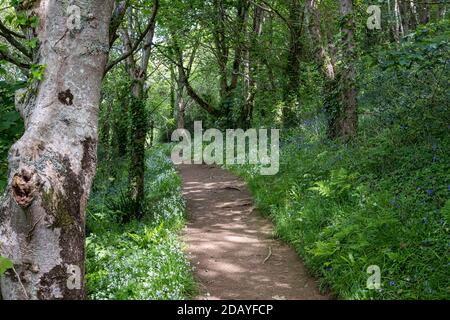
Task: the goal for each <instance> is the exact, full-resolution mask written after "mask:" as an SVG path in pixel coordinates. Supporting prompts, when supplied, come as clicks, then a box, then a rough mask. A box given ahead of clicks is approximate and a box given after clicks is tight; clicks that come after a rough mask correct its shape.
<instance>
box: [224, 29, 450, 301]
mask: <svg viewBox="0 0 450 320" xmlns="http://www.w3.org/2000/svg"><path fill="white" fill-rule="evenodd" d="M409 38H410V39H407V40H404V43H403V44H402V45H401V46H399V47H398V48H397V47H395V48H392V49H391V48H388V49H386V50H387V51H386V52H382V54H380V56H381V57H382V59H378V60H376V57H372V58H370V59H369V58H367V59H366V60H364V59H362V61H363V62H362V63H366V64H365V65H362V66H360V67H361V68H362V69H364V70H367V72H366V73H365V75H364V87H363V88H361V89H360V96H359V104H360V106H359V108H360V114H361V116H360V128H359V136H358V138H356V139H355V140H354V141H353V142H352V143H347V144H346V143H341V142H338V141H335V142H331V141H330V140H329V139H327V138H326V136H325V133H324V132H323V131H324V130H322V128H323V127H324V126H325V123H324V121H322V122H321V119H320V118H316V119H312V121H311V120H305V122H304V123H302V124H301V126H299V128H297V129H296V130H292V131H291V132H283V139H282V148H281V155H280V172H279V174H277V175H276V176H269V177H267V176H261V175H260V174H259V168H258V167H256V166H250V165H246V166H239V167H237V166H235V167H232V168H231V169H232V170H233V171H234V172H236V173H237V174H239V175H240V176H242V177H243V178H244V179H245V180H246V181H247V182H248V184H249V186H250V188H251V190H252V192H253V195H254V196H255V198H256V202H257V205H258V206H259V208H260V209H261V210H262V211H263V212H264V213H266V214H268V215H269V216H270V217H271V218H272V219H273V221H274V223H275V226H276V235H277V236H278V237H280V238H282V239H284V240H286V241H287V242H289V243H291V244H292V245H293V246H294V247H295V249H296V250H297V252H298V253H299V255H300V256H301V257H302V258H303V260H304V262H305V264H306V266H307V267H308V268H309V270H310V271H311V273H312V274H314V275H315V276H317V277H318V278H319V279H320V283H321V287H322V288H323V289H330V291H331V292H332V293H333V294H334V295H336V296H337V297H338V298H341V299H450V286H449V284H450V262H449V257H450V255H449V248H450V240H449V231H450V229H449V223H450V157H449V153H450V126H449V125H450V113H449V106H448V101H449V95H448V81H449V78H448V75H449V73H448V71H449V70H448V69H449V65H448V61H449V60H448V58H449V54H448V52H449V51H448V21H445V22H444V23H442V24H440V25H429V26H427V27H422V28H419V29H418V31H417V32H416V33H414V34H412V35H411V36H410V37H409ZM386 57H387V58H386ZM317 124H319V125H317ZM370 266H378V267H379V268H380V271H381V289H380V290H370V289H368V288H367V280H368V278H369V276H370V274H368V268H369V267H370Z"/></svg>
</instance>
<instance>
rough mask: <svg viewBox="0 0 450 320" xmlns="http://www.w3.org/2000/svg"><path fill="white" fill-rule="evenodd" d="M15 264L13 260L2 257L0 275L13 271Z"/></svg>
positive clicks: (0, 259) (0, 258)
mask: <svg viewBox="0 0 450 320" xmlns="http://www.w3.org/2000/svg"><path fill="white" fill-rule="evenodd" d="M13 267H14V264H13V262H12V261H11V260H9V259H7V258H4V257H1V256H0V275H2V274H4V273H5V272H6V271H7V270H9V269H12V268H13Z"/></svg>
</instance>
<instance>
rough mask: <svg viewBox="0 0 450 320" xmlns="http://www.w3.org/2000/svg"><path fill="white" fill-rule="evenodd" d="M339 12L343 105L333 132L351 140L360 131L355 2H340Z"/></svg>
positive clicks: (343, 0)
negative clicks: (341, 45)
mask: <svg viewBox="0 0 450 320" xmlns="http://www.w3.org/2000/svg"><path fill="white" fill-rule="evenodd" d="M339 10H340V15H341V17H342V35H343V39H342V43H343V48H342V59H343V66H342V67H341V68H342V69H341V70H340V73H339V80H340V81H341V85H340V87H341V92H340V95H341V103H340V106H339V108H338V110H337V111H338V112H337V114H336V115H335V116H336V117H335V121H334V124H333V126H334V128H332V132H334V135H335V136H336V137H341V138H343V139H344V140H349V139H351V138H353V137H354V136H355V135H356V132H357V129H358V111H357V107H358V106H357V100H356V96H357V92H356V84H355V82H356V69H355V60H356V48H355V38H354V34H355V21H354V17H353V13H354V12H353V1H352V0H340V1H339Z"/></svg>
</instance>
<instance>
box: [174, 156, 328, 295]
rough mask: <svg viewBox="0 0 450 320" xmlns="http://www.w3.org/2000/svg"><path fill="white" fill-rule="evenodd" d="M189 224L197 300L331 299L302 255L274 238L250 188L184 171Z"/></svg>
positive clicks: (208, 171) (217, 175) (208, 170)
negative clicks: (320, 288) (322, 292)
mask: <svg viewBox="0 0 450 320" xmlns="http://www.w3.org/2000/svg"><path fill="white" fill-rule="evenodd" d="M178 170H179V171H180V173H181V176H182V178H183V194H184V197H185V199H186V200H187V209H188V213H189V222H188V224H187V227H186V230H185V241H186V242H187V244H188V246H189V258H190V260H191V263H192V264H193V265H194V266H195V270H194V273H195V277H196V279H197V281H198V282H199V284H200V285H199V290H200V295H199V296H198V297H197V299H232V300H244V299H251V300H253V299H255V300H260V299H269V300H270V299H287V300H291V299H298V300H303V299H327V297H326V296H322V295H321V294H320V293H319V290H318V288H317V284H316V282H315V281H314V279H312V278H311V277H310V276H309V275H308V274H307V272H306V270H305V267H304V266H303V264H302V262H301V261H300V259H299V257H298V255H297V254H296V252H295V251H294V250H293V249H292V248H290V247H289V246H287V245H285V244H283V243H282V242H280V241H278V240H275V239H274V238H273V227H272V224H271V223H270V222H269V221H268V220H267V219H265V218H264V217H262V216H261V215H260V213H258V212H257V211H256V210H255V209H254V206H253V202H252V198H251V195H250V193H249V191H248V189H247V188H246V186H245V184H244V183H243V182H242V181H240V180H239V179H238V178H236V177H235V176H233V175H232V174H231V173H229V172H228V171H225V170H222V169H220V168H217V167H212V166H206V165H182V166H179V167H178Z"/></svg>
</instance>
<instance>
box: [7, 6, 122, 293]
mask: <svg viewBox="0 0 450 320" xmlns="http://www.w3.org/2000/svg"><path fill="white" fill-rule="evenodd" d="M70 4H71V5H76V6H78V7H79V8H80V13H81V28H79V29H70V28H69V26H70V24H68V23H67V22H68V17H66V16H65V13H66V12H67V6H68V3H67V2H66V1H56V0H50V1H35V2H34V7H33V9H32V11H33V12H32V13H33V14H35V15H37V16H38V17H39V18H40V25H39V26H38V28H37V34H38V37H39V40H40V43H41V45H40V48H39V50H38V54H37V55H36V57H37V58H36V61H35V62H36V63H39V64H42V65H45V66H46V69H45V73H44V79H43V80H42V81H41V82H40V83H39V84H38V85H37V86H35V88H34V89H33V90H30V91H28V92H26V93H24V92H21V93H19V94H18V95H17V109H18V110H19V111H20V113H21V115H22V117H23V118H24V121H25V128H26V131H25V134H24V135H23V137H22V138H21V139H20V140H19V141H18V142H17V143H16V144H14V146H13V147H12V148H11V151H10V155H9V180H8V186H7V188H6V191H5V194H4V196H3V198H2V199H1V203H0V243H1V246H0V255H1V256H4V257H8V258H10V259H11V260H12V261H13V262H14V269H15V271H16V272H12V271H8V272H7V273H6V274H5V276H4V277H2V279H1V281H0V283H1V294H2V296H3V299H84V298H85V297H86V292H85V284H84V259H85V254H84V245H85V243H84V242H85V241H84V240H85V233H84V230H85V228H84V226H85V208H86V203H87V200H88V197H89V192H90V188H91V183H92V179H93V176H94V173H95V167H96V148H97V140H98V132H97V125H98V124H97V122H98V121H97V120H98V119H97V117H98V110H99V100H100V85H101V81H102V77H103V72H104V67H105V64H106V62H107V58H108V51H109V38H108V29H109V23H110V19H111V14H112V9H113V4H114V1H113V0H99V1H93V2H87V1H81V0H80V1H77V0H74V1H72V2H71V3H70Z"/></svg>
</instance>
